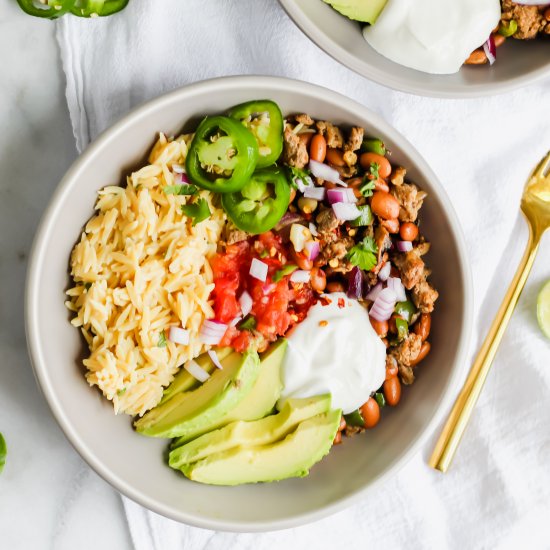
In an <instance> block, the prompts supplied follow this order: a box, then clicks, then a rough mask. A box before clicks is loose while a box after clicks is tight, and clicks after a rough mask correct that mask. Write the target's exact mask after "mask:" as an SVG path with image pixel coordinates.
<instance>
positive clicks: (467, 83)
mask: <svg viewBox="0 0 550 550" xmlns="http://www.w3.org/2000/svg"><path fill="white" fill-rule="evenodd" d="M279 1H280V3H281V4H282V6H283V8H284V9H285V10H286V12H287V13H288V15H289V16H290V17H291V18H292V19H293V20H294V22H295V23H296V25H298V27H300V29H302V31H303V32H304V33H305V34H306V35H307V36H308V37H309V38H310V39H311V40H313V42H315V43H316V44H317V45H318V46H319V47H320V48H322V49H323V50H325V52H327V53H328V54H329V55H331V56H332V57H334V59H336V60H337V61H339V62H340V63H342V64H343V65H346V66H347V67H349V68H350V69H353V70H354V71H355V72H357V73H359V74H360V75H362V76H364V77H365V78H368V79H369V80H373V81H374V82H378V83H379V84H383V85H384V86H388V87H389V88H394V89H395V90H401V91H403V92H409V93H412V94H418V95H425V96H432V97H446V98H467V97H477V96H483V95H493V94H497V93H501V92H506V91H509V90H512V89H514V88H518V87H520V86H526V85H527V84H530V83H532V82H535V81H536V80H539V79H541V78H544V77H545V76H547V77H550V44H549V43H548V41H547V40H545V41H542V40H541V41H529V42H523V41H520V40H508V41H507V42H506V43H505V44H504V45H503V46H501V47H500V48H499V49H498V58H497V62H496V63H495V64H494V65H493V66H492V67H489V66H485V65H484V66H481V67H462V69H461V70H460V71H459V72H458V73H456V74H453V75H430V74H426V73H422V72H420V71H415V70H413V69H408V68H406V67H403V66H402V65H398V64H397V63H393V62H392V61H389V60H388V59H386V58H385V57H383V56H381V55H380V54H378V53H377V52H376V51H375V50H374V49H372V48H371V47H370V46H369V44H367V42H366V41H365V39H364V38H363V35H362V32H361V29H362V27H361V25H360V24H359V23H357V22H355V21H351V20H349V19H348V18H346V17H344V16H343V15H341V14H339V13H338V12H337V11H336V10H334V9H332V8H331V7H330V6H329V5H328V4H326V3H325V2H323V1H322V0H279ZM435 1H437V0H434V2H435Z"/></svg>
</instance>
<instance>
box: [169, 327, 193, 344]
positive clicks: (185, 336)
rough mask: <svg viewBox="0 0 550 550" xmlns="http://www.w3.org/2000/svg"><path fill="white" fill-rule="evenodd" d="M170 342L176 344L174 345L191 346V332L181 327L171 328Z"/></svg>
mask: <svg viewBox="0 0 550 550" xmlns="http://www.w3.org/2000/svg"><path fill="white" fill-rule="evenodd" d="M168 340H170V342H174V344H181V345H183V346H187V344H189V331H188V330H185V329H184V328H180V327H170V331H169V332H168Z"/></svg>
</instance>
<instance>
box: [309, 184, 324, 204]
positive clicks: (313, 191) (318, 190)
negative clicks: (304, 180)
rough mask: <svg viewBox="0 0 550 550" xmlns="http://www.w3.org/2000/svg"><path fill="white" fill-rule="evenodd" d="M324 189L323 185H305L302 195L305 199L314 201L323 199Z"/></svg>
mask: <svg viewBox="0 0 550 550" xmlns="http://www.w3.org/2000/svg"><path fill="white" fill-rule="evenodd" d="M325 195H326V189H325V188H324V187H306V188H305V190H304V197H306V198H307V199H315V200H316V201H324V200H325Z"/></svg>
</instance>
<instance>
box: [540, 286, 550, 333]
mask: <svg viewBox="0 0 550 550" xmlns="http://www.w3.org/2000/svg"><path fill="white" fill-rule="evenodd" d="M537 320H538V322H539V327H540V329H541V330H542V332H543V333H544V335H545V336H546V337H547V338H550V281H547V282H546V283H545V284H544V285H543V287H542V288H541V290H540V292H539V296H538V298H537Z"/></svg>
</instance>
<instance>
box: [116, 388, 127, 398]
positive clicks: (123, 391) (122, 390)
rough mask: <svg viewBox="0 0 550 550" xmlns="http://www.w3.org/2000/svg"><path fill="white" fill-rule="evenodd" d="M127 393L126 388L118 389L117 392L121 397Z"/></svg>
mask: <svg viewBox="0 0 550 550" xmlns="http://www.w3.org/2000/svg"><path fill="white" fill-rule="evenodd" d="M125 393H126V388H122V389H121V390H118V391H117V392H116V394H117V395H118V396H119V397H120V396H121V395H124V394H125Z"/></svg>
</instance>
